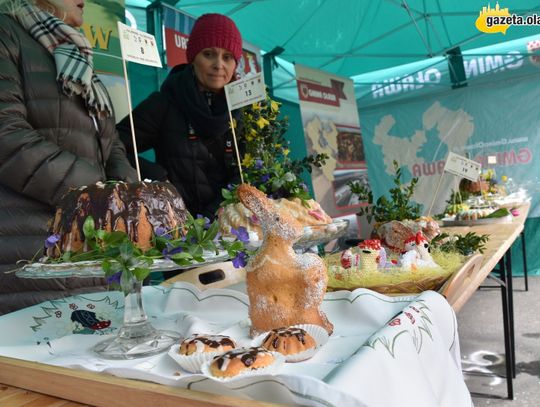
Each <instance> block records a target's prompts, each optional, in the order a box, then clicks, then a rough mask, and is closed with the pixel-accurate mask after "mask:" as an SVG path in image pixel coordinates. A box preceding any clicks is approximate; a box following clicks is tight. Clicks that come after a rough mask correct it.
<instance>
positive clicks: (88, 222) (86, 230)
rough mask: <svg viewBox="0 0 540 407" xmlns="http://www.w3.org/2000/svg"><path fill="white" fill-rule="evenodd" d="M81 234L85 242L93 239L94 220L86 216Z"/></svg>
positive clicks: (94, 230) (94, 233) (94, 232)
mask: <svg viewBox="0 0 540 407" xmlns="http://www.w3.org/2000/svg"><path fill="white" fill-rule="evenodd" d="M83 234H84V237H85V240H90V239H93V238H94V236H95V235H96V225H95V223H94V218H92V217H91V216H87V217H86V219H85V220H84V223H83Z"/></svg>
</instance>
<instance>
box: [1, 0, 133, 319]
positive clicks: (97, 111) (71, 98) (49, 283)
mask: <svg viewBox="0 0 540 407" xmlns="http://www.w3.org/2000/svg"><path fill="white" fill-rule="evenodd" d="M34 1H35V0H30V1H29V2H25V1H20V0H0V10H2V14H0V315H1V314H5V313H7V312H11V311H14V310H16V309H19V308H22V307H26V306H30V305H33V304H36V303H39V302H42V301H45V300H50V299H55V298H61V297H65V296H69V295H73V294H76V293H81V292H92V291H99V290H104V289H106V284H105V281H104V279H95V278H88V279H86V278H83V279H77V278H60V279H47V280H41V279H39V280H36V279H20V278H18V277H16V276H15V274H14V273H5V272H6V271H8V270H13V269H14V268H15V267H16V262H17V261H18V260H21V259H31V258H32V257H34V256H35V254H36V253H38V252H39V251H40V249H42V248H43V244H44V240H45V239H46V238H47V224H48V221H49V219H50V218H51V217H52V216H53V214H54V210H55V206H56V205H57V204H58V202H59V199H60V197H61V196H62V195H63V194H64V193H65V192H66V191H67V190H68V189H69V188H70V187H79V186H82V185H88V184H92V183H95V182H97V181H105V180H107V179H121V180H125V181H134V180H136V173H135V171H134V170H133V168H132V167H131V166H130V164H129V163H128V161H127V158H126V156H125V149H124V146H123V144H122V143H121V142H120V140H119V139H118V135H117V132H116V130H115V120H114V113H113V111H112V105H111V102H110V99H109V97H108V94H107V91H106V89H105V87H104V86H103V84H102V83H101V82H100V81H99V79H98V78H97V77H96V76H95V75H94V72H93V65H92V51H91V48H90V45H89V43H88V41H87V40H86V38H84V36H83V35H82V34H80V32H79V31H78V30H77V29H74V28H73V27H78V26H80V25H81V24H82V9H83V2H82V0H63V1H62V0H48V1H47V2H45V1H43V0H38V1H39V2H38V3H37V2H36V3H33V2H34ZM15 2H16V3H17V4H16V3H15ZM2 3H3V4H2ZM35 4H39V7H37V6H36V5H35Z"/></svg>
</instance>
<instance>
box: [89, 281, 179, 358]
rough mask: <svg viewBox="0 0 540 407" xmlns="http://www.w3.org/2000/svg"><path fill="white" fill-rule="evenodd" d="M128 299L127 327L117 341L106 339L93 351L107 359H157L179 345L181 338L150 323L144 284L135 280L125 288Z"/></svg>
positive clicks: (125, 320)
mask: <svg viewBox="0 0 540 407" xmlns="http://www.w3.org/2000/svg"><path fill="white" fill-rule="evenodd" d="M122 288H123V291H124V293H127V294H126V296H125V300H124V301H125V303H124V323H123V325H122V327H120V329H119V331H118V334H117V335H116V336H115V337H114V338H109V339H106V340H105V341H103V342H100V343H98V344H97V345H95V346H94V348H93V350H94V352H96V353H97V354H98V355H99V356H100V357H102V358H104V359H136V358H142V357H146V356H152V355H156V354H158V353H161V352H165V351H167V350H169V348H170V347H171V346H172V345H173V344H175V343H178V341H179V339H180V335H178V334H177V333H176V332H172V331H159V330H157V329H155V328H154V327H153V326H152V324H151V323H150V322H149V321H148V317H147V315H146V313H145V311H144V308H143V304H142V293H141V288H142V282H141V281H137V280H135V279H133V280H131V281H130V282H129V283H128V287H122Z"/></svg>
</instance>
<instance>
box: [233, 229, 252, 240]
mask: <svg viewBox="0 0 540 407" xmlns="http://www.w3.org/2000/svg"><path fill="white" fill-rule="evenodd" d="M231 233H232V234H233V235H235V236H236V238H237V239H238V240H240V241H241V242H243V243H247V242H249V233H248V231H247V229H246V228H245V227H244V226H240V227H239V228H238V229H235V228H231Z"/></svg>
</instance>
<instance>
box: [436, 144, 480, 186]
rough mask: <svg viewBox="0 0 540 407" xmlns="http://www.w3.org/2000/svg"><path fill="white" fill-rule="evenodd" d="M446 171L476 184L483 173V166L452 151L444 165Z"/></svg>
mask: <svg viewBox="0 0 540 407" xmlns="http://www.w3.org/2000/svg"><path fill="white" fill-rule="evenodd" d="M444 171H446V172H449V173H451V174H454V175H457V176H460V177H462V178H467V179H468V180H471V181H473V182H474V181H477V180H478V177H479V176H480V173H481V172H482V164H480V163H478V162H476V161H473V160H469V159H468V158H466V157H462V156H460V155H458V154H455V153H453V152H451V151H450V152H449V153H448V158H447V159H446V163H445V164H444Z"/></svg>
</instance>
